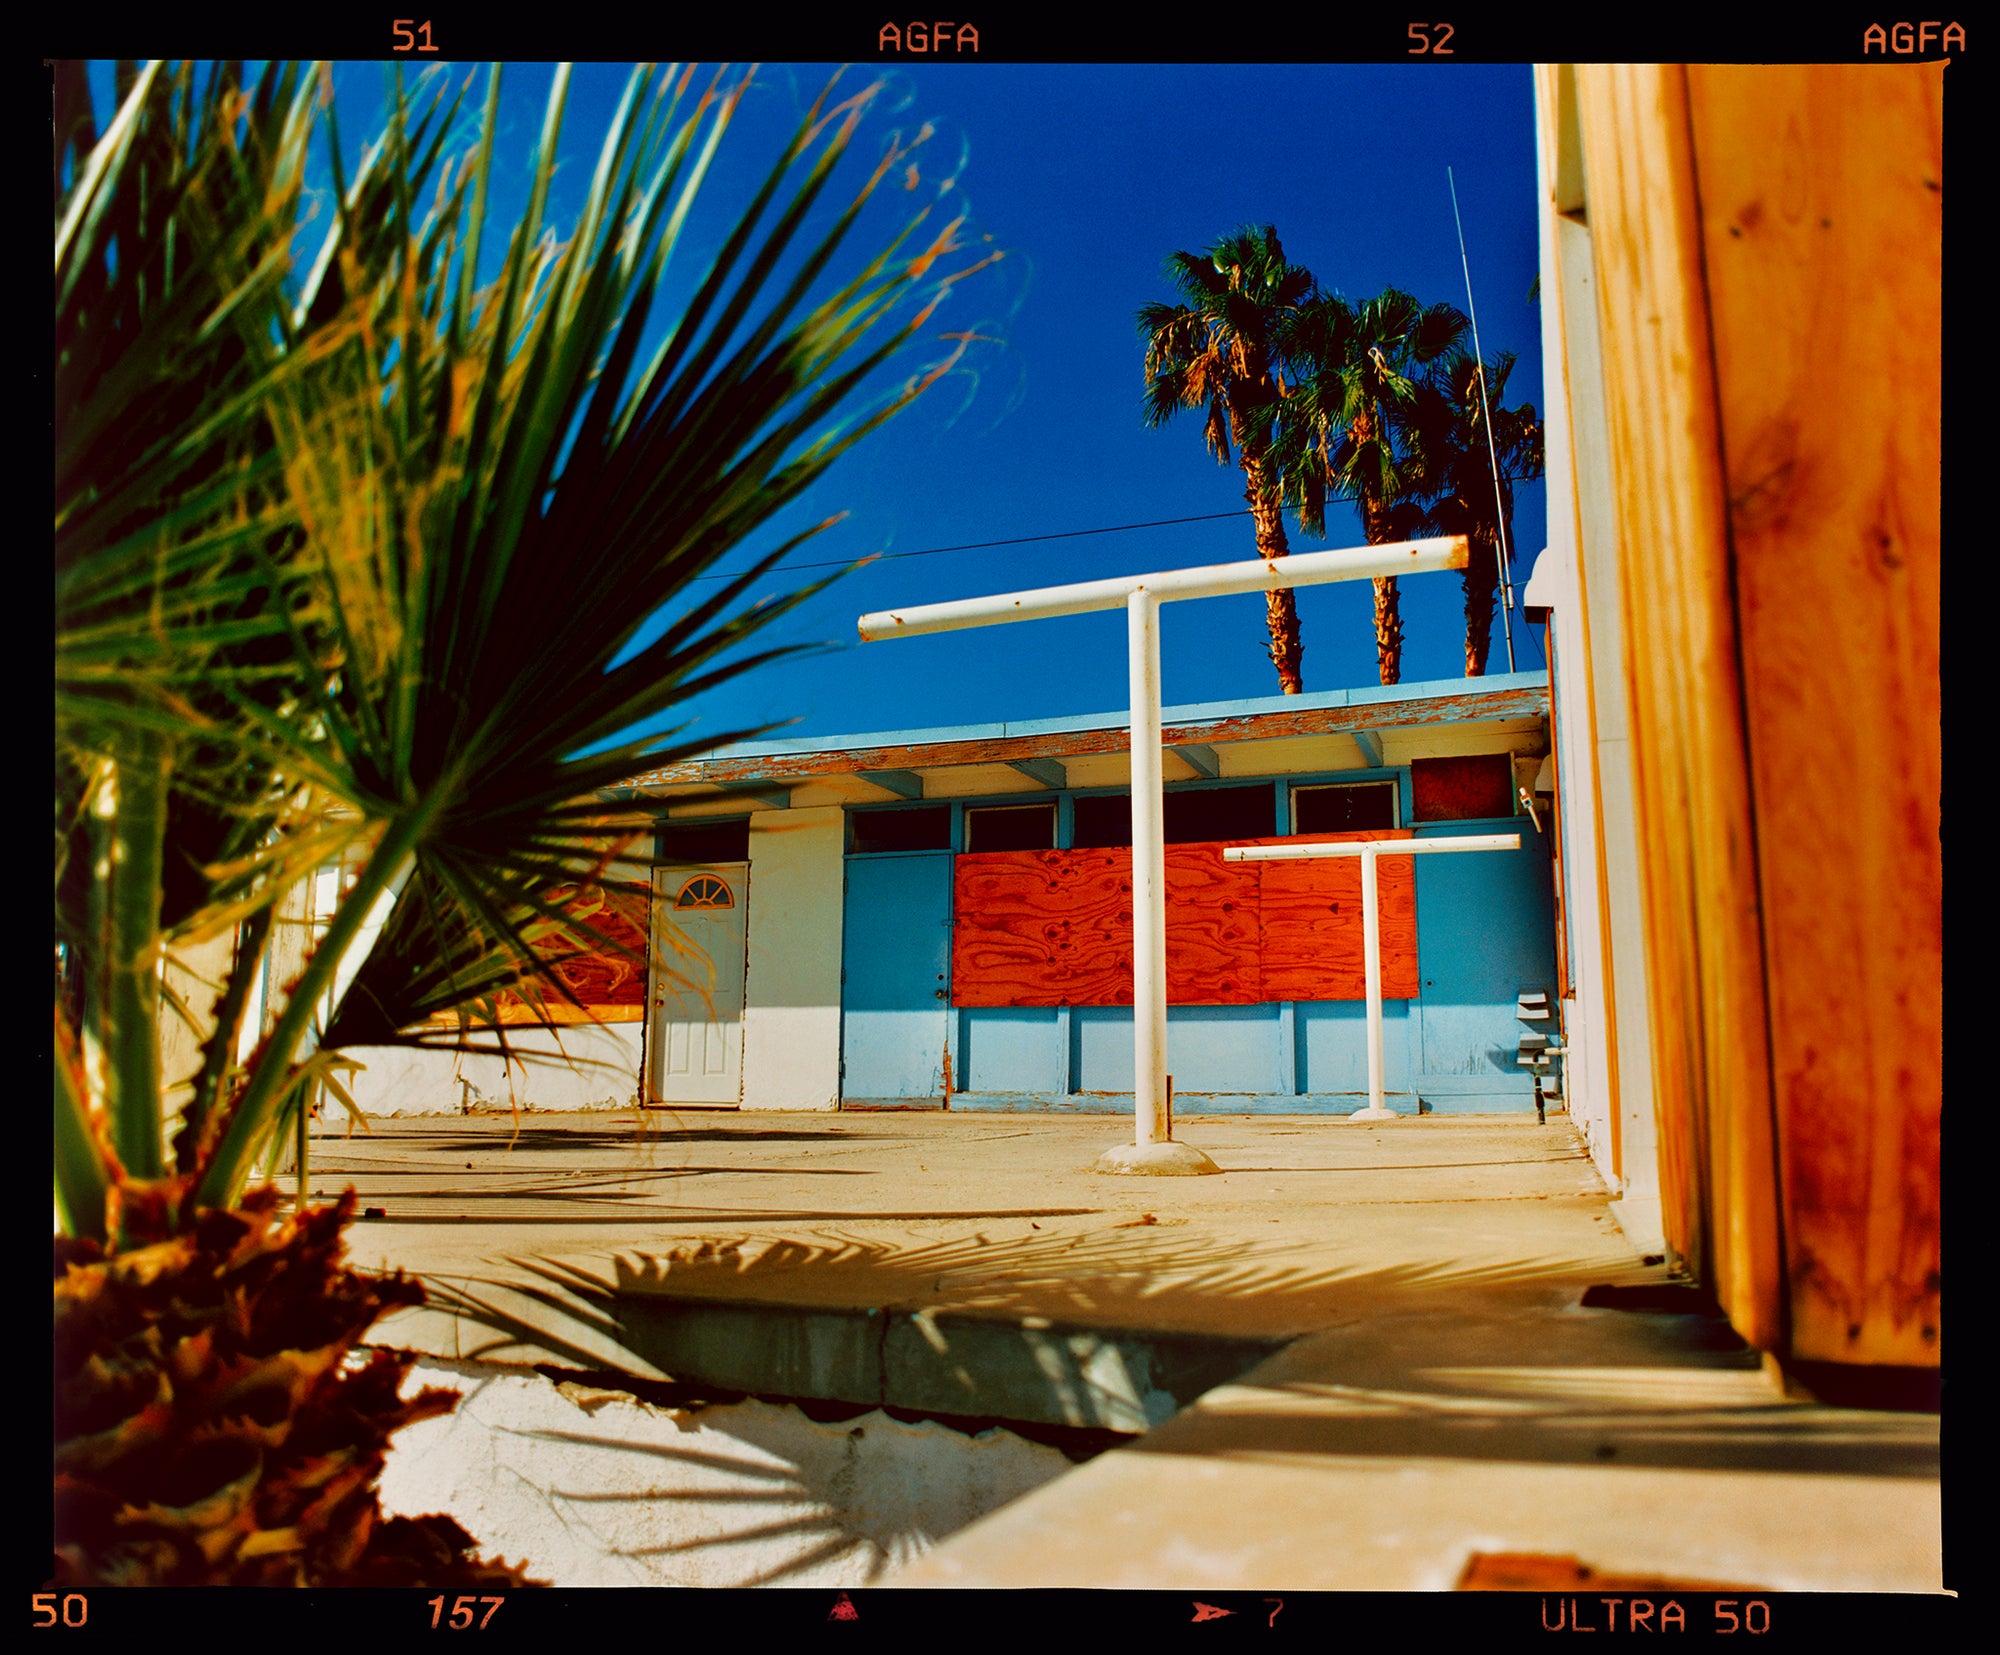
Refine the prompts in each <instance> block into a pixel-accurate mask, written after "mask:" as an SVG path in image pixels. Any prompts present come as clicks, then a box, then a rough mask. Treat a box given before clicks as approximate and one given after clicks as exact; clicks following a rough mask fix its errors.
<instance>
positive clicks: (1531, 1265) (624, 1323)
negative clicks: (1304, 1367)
mask: <svg viewBox="0 0 2000 1655" xmlns="http://www.w3.org/2000/svg"><path fill="white" fill-rule="evenodd" d="M508 1263H509V1265H510V1267H511V1268H510V1272H509V1274H508V1275H506V1276H491V1277H454V1278H450V1279H445V1278H441V1277H440V1278H426V1284H427V1286H429V1288H430V1291H431V1298H432V1302H433V1304H435V1305H436V1306H438V1307H439V1308H441V1309H445V1310H448V1311H450V1312H451V1313H452V1314H454V1315H455V1316H457V1317H458V1318H459V1319H460V1320H461V1322H463V1323H465V1324H467V1325H468V1326H469V1327H473V1328H477V1329H480V1330H482V1331H483V1332H484V1333H485V1334H487V1335H488V1337H487V1338H486V1339H484V1340H483V1341H482V1342H481V1343H480V1344H479V1345H478V1347H477V1349H476V1350H470V1349H469V1350H467V1352H466V1354H467V1356H468V1358H469V1359H474V1360H481V1359H491V1358H492V1357H494V1356H496V1355H498V1354H500V1353H504V1352H517V1351H521V1350H545V1351H548V1352H551V1353H553V1354H554V1355H556V1356H557V1357H560V1358H562V1359H563V1360H566V1361H574V1362H576V1363H577V1364H578V1365H581V1366H584V1367H591V1368H608V1369H610V1370H611V1371H614V1372H625V1373H632V1374H636V1375H638V1376H640V1377H644V1378H662V1377H667V1376H665V1375H662V1374H661V1373H660V1372H659V1370H658V1369H657V1368H655V1367H654V1366H653V1365H652V1364H651V1363H650V1362H648V1361H646V1360H645V1358H644V1357H643V1356H641V1355H639V1354H638V1353H637V1352H636V1351H635V1350H634V1348H633V1345H632V1339H633V1337H634V1323H635V1317H634V1314H633V1312H634V1310H635V1309H641V1310H642V1309H643V1307H645V1306H646V1305H647V1304H648V1303H649V1302H650V1303H655V1304H657V1303H659V1302H660V1301H670V1302H671V1301H682V1302H692V1303H699V1302H707V1303H711V1304H729V1303H734V1304H743V1303H756V1304H762V1305H766V1306H769V1307H772V1308H774V1309H776V1308H783V1307H790V1308H794V1309H797V1310H813V1309H816V1310H826V1311H839V1310H857V1311H858V1310H860V1309H862V1308H869V1307H873V1308H881V1309H887V1310H897V1309H902V1310H917V1309H927V1310H930V1311H933V1312H936V1313H939V1314H942V1315H945V1316H946V1317H947V1318H949V1317H950V1316H951V1315H953V1314H955V1313H956V1314H963V1315H965V1316H968V1317H971V1318H975V1319H979V1320H992V1321H1015V1320H1019V1319H1021V1318H1028V1317H1033V1318H1041V1319H1043V1320H1046V1321H1047V1322H1049V1323H1050V1324H1054V1325H1058V1326H1060V1325H1069V1326H1075V1327H1093V1326H1101V1327H1115V1328H1124V1329H1152V1330H1169V1331H1176V1332H1185V1333H1195V1334H1200V1333H1204V1332H1220V1333H1225V1334H1226V1335H1229V1336H1240V1337H1244V1338H1249V1339H1263V1340H1266V1341H1281V1340H1284V1339H1288V1338H1291V1337H1295V1336H1297V1335H1298V1334H1301V1333H1305V1332H1309V1331H1312V1330H1314V1329H1317V1328H1324V1327H1329V1326H1333V1325H1336V1324H1339V1323H1341V1322H1344V1321H1348V1320H1352V1319H1353V1318H1355V1317H1357V1316H1360V1315H1364V1314H1376V1313H1380V1312H1382V1311H1383V1310H1385V1309H1388V1308H1391V1307H1398V1308H1401V1307H1406V1306H1407V1304H1408V1302H1409V1296H1410V1295H1413V1294H1415V1295H1419V1296H1421V1297H1423V1298H1431V1297H1433V1296H1435V1295H1445V1294H1449V1293H1451V1292H1453V1291H1465V1290H1487V1291H1490V1290H1493V1289H1497V1288H1506V1287H1518V1288H1521V1289H1523V1290H1526V1291H1530V1292H1533V1293H1535V1294H1536V1295H1538V1296H1546V1295H1547V1294H1548V1292H1549V1291H1550V1290H1551V1289H1552V1288H1558V1287H1560V1286H1561V1285H1562V1284H1563V1283H1564V1282H1565V1281H1568V1280H1571V1279H1573V1280H1574V1281H1575V1282H1576V1283H1577V1285H1578V1287H1579V1288H1580V1287H1581V1286H1582V1285H1583V1283H1584V1280H1585V1274H1580V1273H1579V1272H1578V1267H1577V1265H1576V1263H1575V1261H1574V1260H1572V1259H1562V1258H1536V1257H1523V1258H1519V1259H1514V1260H1507V1261H1499V1262H1489V1263H1480V1264H1468V1263H1463V1262H1448V1261H1409V1262H1405V1263H1398V1264H1393V1265H1387V1266H1375V1267H1369V1268H1353V1267H1341V1266H1331V1267H1329V1266H1326V1265H1310V1266H1301V1265H1299V1264H1297V1263H1296V1262H1294V1260H1293V1255H1292V1250H1291V1249H1289V1248H1287V1247H1286V1246H1284V1245H1283V1244H1264V1243H1255V1242H1217V1241H1211V1240H1207V1239H1203V1238H1193V1239H1190V1238H1186V1237H1183V1236H1179V1235H1176V1234H1174V1233H1173V1232H1167V1233H1166V1234H1161V1233H1159V1232H1157V1231H1153V1230H1152V1228H1151V1227H1150V1226H1147V1227H1143V1228H1142V1227H1139V1226H1132V1227H1130V1228H1122V1229H1118V1230H1113V1231H1109V1232H1105V1231H1097V1232H1086V1233H1084V1234H1078V1235H1062V1234H1058V1235H1051V1236H1046V1237H1043V1236H1029V1237H1025V1238H1022V1237H1014V1238H1007V1239H994V1238H991V1237H989V1236H987V1235H986V1234H984V1233H983V1232H982V1233H978V1234H974V1235H971V1236H962V1237H954V1238H950V1239H947V1240H942V1241H937V1242H933V1243H929V1244H919V1245H914V1246H912V1245H908V1244H899V1243H896V1242H883V1241H874V1240H863V1239H856V1238H852V1237H844V1236H839V1235H827V1236H824V1237H822V1238H820V1239H809V1240H808V1239H796V1238H792V1237H779V1238H775V1239H770V1240H765V1241H762V1242H759V1241H755V1240H752V1241H748V1242H730V1243H724V1244H717V1243H713V1242H702V1243H697V1244H691V1245H689V1246H686V1247H681V1248H676V1249H674V1250H672V1251H669V1252H667V1253H664V1254H659V1255H648V1254H639V1253H634V1254H628V1255H620V1256H618V1257H616V1258H614V1259H612V1260H611V1261H610V1270H609V1272H608V1273H600V1272H598V1271H595V1270H591V1269H586V1268H585V1267H584V1266H582V1265H580V1264H578V1263H576V1262H574V1261H570V1260H563V1259H541V1258H514V1259H511V1260H509V1261H508ZM947 1337H948V1334H947Z"/></svg>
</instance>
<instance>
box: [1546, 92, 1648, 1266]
mask: <svg viewBox="0 0 2000 1655" xmlns="http://www.w3.org/2000/svg"><path fill="white" fill-rule="evenodd" d="M1551 73H1552V72H1551V71H1547V70H1544V71H1540V72H1538V75H1537V80H1536V104H1537V125H1538V129H1539V133H1540V142H1539V151H1540V156H1539V158H1540V182H1541V189H1540V221H1541V222H1540V233H1541V267H1542V284H1541V305H1542V361H1543V373H1544V392H1543V406H1544V407H1545V409H1546V410H1547V414H1546V452H1547V480H1548V502H1549V512H1548V534H1549V544H1548V548H1547V550H1546V551H1545V552H1544V553H1543V554H1542V556H1541V558H1540V559H1539V560H1538V562H1537V563H1536V565H1535V572H1534V579H1535V583H1536V586H1537V588H1538V597H1537V601H1538V602H1546V603H1548V604H1549V605H1550V606H1551V609H1552V625H1551V632H1552V644H1553V648H1554V650H1555V652H1556V656H1557V660H1556V672H1555V684H1554V687H1555V692H1556V698H1557V703H1556V704H1557V718H1556V735H1557V762H1558V764H1559V765H1560V767H1561V791H1562V805H1563V810H1564V813H1565V814H1564V823H1563V832H1564V836H1565V841H1566V853H1565V858H1564V864H1563V872H1564V896H1565V903H1566V906H1567V908H1568V911H1569V915H1570V969H1571V976H1572V979H1573V981H1574V983H1575V987H1576V997H1575V999H1574V1001H1573V1002H1571V1003H1570V1005H1569V1006H1568V1007H1567V1008H1566V1009H1567V1017H1566V1024H1567V1027H1566V1029H1565V1036H1566V1040H1567V1042H1568V1046H1569V1050H1570V1058H1569V1062H1568V1065H1567V1076H1566V1084H1567V1087H1568V1090H1569V1093H1570V1107H1571V1111H1572V1113H1573V1115H1574V1116H1575V1118H1576V1120H1577V1124H1578V1126H1579V1128H1581V1129H1582V1130H1583V1132H1584V1136H1585V1141H1586V1143H1587V1144H1588V1145H1589V1148H1590V1153H1591V1158H1592V1160H1593V1161H1594V1162H1595V1163H1596V1164H1597V1167H1598V1170H1599V1172H1600V1173H1601V1174H1602V1175H1603V1177H1604V1180H1605V1182H1606V1183H1607V1184H1608V1185H1609V1186H1610V1187H1611V1189H1612V1190H1613V1192H1614V1193H1616V1194H1617V1195H1618V1196H1619V1197H1620V1199H1619V1201H1618V1202H1617V1203H1615V1204H1614V1207H1613V1210H1614V1211H1615V1212H1616V1213H1617V1214H1618V1216H1619V1220H1620V1222H1621V1223H1622V1224H1623V1225H1624V1227H1625V1230H1626V1232H1627V1234H1628V1236H1629V1237H1630V1239H1631V1240H1632V1242H1633V1243H1634V1245H1636V1246H1638V1247H1639V1248H1640V1249H1641V1250H1642V1251H1647V1252H1650V1251H1653V1250H1656V1249H1657V1248H1659V1247H1660V1246H1662V1245H1663V1244H1664V1240H1663V1234H1662V1230H1661V1223H1660V1205H1659V1170H1658V1152H1657V1144H1656V1137H1657V1133H1656V1128H1655V1124H1654V1119H1653V1089H1652V1052H1651V1029H1650V1023H1649V1016H1648V1009H1647V989H1646V962H1645V931H1644V915H1643V913H1642V911H1641V907H1640V892H1639V863H1638V837H1637V818H1636V814H1635V810H1634V803H1633V784H1632V773H1631V755H1630V742H1629V731H1628V718H1627V709H1626V695H1627V690H1626V681H1625V652H1624V615H1623V611H1622V607H1621V606H1622V602H1623V599H1622V594H1621V592H1620V582H1619V574H1620V571H1619V562H1618V559H1619V551H1620V548H1619V544H1618V538H1617V537H1618V527H1617V521H1616V516H1615V513H1614V511H1613V509H1612V502H1611V497H1610V489H1609V476H1610V471H1609V465H1610V461H1609V455H1608V453H1607V447H1606V445H1607V441H1608V438H1607V435H1606V429H1607V428H1606V422H1605V410H1604V391H1603V376H1602V369H1601V364H1600V359H1599V353H1598V337H1597V313H1596V293H1595V288H1594V284H1593V280H1592V276H1593V269H1592V256H1593V249H1592V246H1591V241H1590V232H1589V230H1588V229H1587V228H1586V226H1585V225H1584V224H1582V223H1580V222H1578V221H1577V220H1576V219H1574V218H1572V217H1569V216H1567V215H1566V212H1564V211H1560V210H1559V209H1566V208H1569V207H1571V206H1573V205H1575V201H1573V200H1572V199H1570V198H1571V197H1577V198H1579V199H1580V195H1581V189H1582V179H1581V174H1580V171H1578V170H1577V169H1578V167H1579V166H1580V157H1579V156H1576V155H1572V154H1569V153H1568V150H1569V149H1573V148H1574V136H1573V134H1568V133H1565V132H1564V130H1563V121H1562V118H1561V115H1560V113H1559V111H1558V110H1557V108H1556V107H1555V101H1554V100H1553V99H1552V98H1551V96H1550V92H1551V90H1552V82H1551V81H1550V80H1549V78H1548V77H1549V75H1550V74H1551ZM1614 1110H1615V1111H1616V1113H1617V1117H1618V1119H1617V1123H1616V1124H1617V1139H1618V1144H1617V1154H1616V1158H1615V1162H1614V1157H1613V1153H1612V1136H1613V1134H1612V1119H1611V1116H1612V1113H1613V1111H1614Z"/></svg>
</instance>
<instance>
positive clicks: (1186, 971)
mask: <svg viewBox="0 0 2000 1655" xmlns="http://www.w3.org/2000/svg"><path fill="white" fill-rule="evenodd" d="M1166 863H1167V1002H1168V1004H1170V1005H1176V1006H1254V1005H1256V1004H1257V1003H1258V1002H1259V1001H1261V1000H1262V999H1263V998H1264V993H1263V987H1262V974H1261V972H1260V970H1259V956H1260V949H1259V945H1258V932H1259V930H1260V922H1259V919H1258V897H1257V888H1258V881H1257V864H1256V863H1254V862H1225V861H1223V859H1222V846H1221V845H1220V844H1202V845H1169V846H1167V854H1166ZM1127 998H1128V999H1129V998H1130V994H1129V992H1128V994H1127Z"/></svg>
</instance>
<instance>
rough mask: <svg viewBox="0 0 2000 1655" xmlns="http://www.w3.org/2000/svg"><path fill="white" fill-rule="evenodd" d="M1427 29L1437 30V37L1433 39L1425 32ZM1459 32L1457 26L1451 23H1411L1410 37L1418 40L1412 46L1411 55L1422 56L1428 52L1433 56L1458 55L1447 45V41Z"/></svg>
mask: <svg viewBox="0 0 2000 1655" xmlns="http://www.w3.org/2000/svg"><path fill="white" fill-rule="evenodd" d="M1426 29H1435V30H1437V31H1438V35H1437V39H1435V40H1433V39H1431V37H1430V36H1429V35H1427V34H1425V33H1424V30H1426ZM1457 33H1458V29H1457V26H1456V25H1454V24H1451V23H1412V24H1411V25H1410V38H1411V39H1412V40H1414V41H1415V42H1416V45H1414V46H1412V47H1411V48H1410V51H1409V55H1410V56H1411V57H1422V56H1423V55H1424V54H1425V53H1427V52H1428V53H1429V54H1430V55H1431V56H1432V57H1456V56H1457V55H1458V54H1457V53H1456V52H1454V51H1453V50H1452V49H1451V48H1450V47H1449V46H1447V45H1446V44H1445V42H1446V41H1447V40H1449V39H1451V37H1452V36H1453V35H1455V34H1457Z"/></svg>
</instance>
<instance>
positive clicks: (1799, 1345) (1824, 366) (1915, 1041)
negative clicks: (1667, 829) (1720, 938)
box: [1688, 63, 1945, 1365]
mask: <svg viewBox="0 0 2000 1655" xmlns="http://www.w3.org/2000/svg"><path fill="white" fill-rule="evenodd" d="M1944 77H1945V65H1944V64H1942V63H1932V64H1923V65H1897V66H1893V67H1884V66H1882V65H1879V64H1870V65H1868V66H1866V67H1862V66H1861V65H1858V64H1857V65H1850V66H1847V67H1829V66H1812V67H1807V66H1803V65H1793V66H1785V67H1775V66H1774V67H1762V68H1747V67H1740V66H1721V65H1702V66H1698V67H1690V68H1689V70H1688V93H1689V113H1690V117H1691V126H1692V131H1693V136H1694V154H1695V165H1696V172H1697V175H1698V178H1699V182H1700V186H1701V201H1702V213H1703V217H1702V243H1701V246H1702V255H1703V258H1704V261H1705V263H1706V268H1707V273H1708V289H1709V307H1710V319H1711V322H1712V326H1713V338H1714V354H1715V371H1716V394H1717V398H1718V406H1719V408H1720V411H1721V427H1722V462H1723V471H1724V477H1725V486H1726V491H1727V498H1728V510H1729V534H1730V539H1731V543H1732V545H1733V547H1734V551H1735V567H1736V600H1737V622H1738V625H1739V627H1740V628H1741V632H1742V656H1743V697H1744V720H1745V725H1746V728H1747V731H1748V748H1749V757H1750V773H1751V781H1752V788H1753V792H1754V795H1755V804H1756V836H1757V868H1758V873H1759V889H1760V893H1761V896H1762V906H1763V921H1764V949H1765V974H1766V981H1767V984H1768V990H1769V1017H1770V1029H1771V1066H1772V1074H1773V1083H1774V1084H1773V1089H1774V1093H1775V1097H1776V1104H1777V1119H1778V1142H1779V1146H1780V1154H1781V1158H1782V1163H1783V1174H1784V1213H1783V1217H1784V1236H1785V1246H1786V1253H1787V1263H1788V1266H1789V1275H1790V1281H1791V1293H1790V1312H1791V1347H1792V1352H1793V1354H1794V1355H1795V1356H1797V1357H1801V1358H1806V1359H1812V1360H1829V1361H1848V1362H1853V1361H1861V1362H1889V1363H1898V1364H1918V1365H1927V1364H1931V1363H1935V1362H1936V1361H1937V1360H1938V1355H1939V1350H1938V1308H1939V1307H1938V1287H1939V1283H1938V1275H1939V1221H1940V1212H1939V1194H1938V1149H1939V1144H1938V1135H1939V1127H1940V1124H1941V1119H1942V1113H1943V1099H1944V1079H1943V1072H1942V1051H1943V985H1944V961H1943V954H1942V937H1943V903H1944V892H1943V866H1942V858H1941V853H1940V847H1939V841H1938V829H1939V798H1940V794H1941V791H1942V786H1943V775H1942V764H1941V756H1940V750H1939V720H1940V715H1941V710H1942V709H1941V705H1940V699H1939V678H1938V624H1939V572H1940V567H1941V558H1940V553H1941V546H1940V539H1939V510H1940V501H1939V464H1940V453H1941V450H1940V422H1939V410H1940V402H1941V394H1942V385H1941V379H1942V332H1941V316H1940V293H1941V284H1942V280H1943V275H1942V248H1943V186H1944V158H1943V110H1942V98H1943V92H1944Z"/></svg>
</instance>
